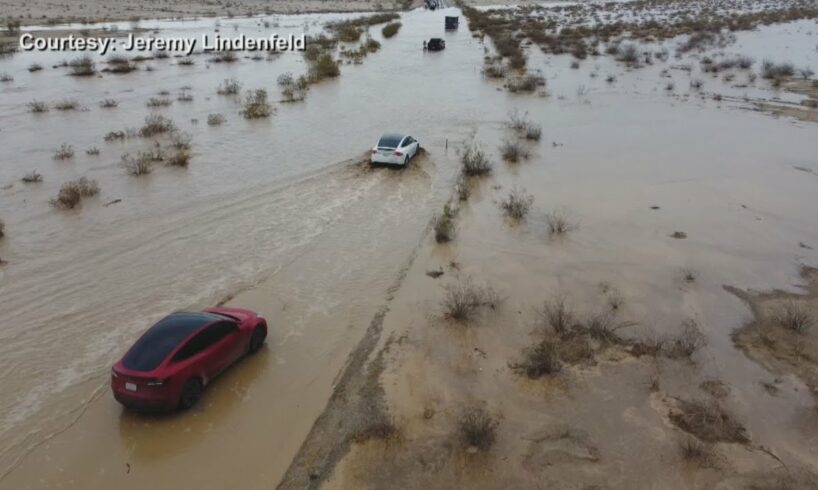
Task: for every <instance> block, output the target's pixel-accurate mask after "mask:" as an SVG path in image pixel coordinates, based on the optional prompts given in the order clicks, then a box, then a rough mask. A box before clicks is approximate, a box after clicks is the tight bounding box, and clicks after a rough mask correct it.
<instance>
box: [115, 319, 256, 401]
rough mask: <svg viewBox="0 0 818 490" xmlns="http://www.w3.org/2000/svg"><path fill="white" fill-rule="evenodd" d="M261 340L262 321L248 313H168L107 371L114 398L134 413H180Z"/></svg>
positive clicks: (251, 351)
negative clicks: (174, 410)
mask: <svg viewBox="0 0 818 490" xmlns="http://www.w3.org/2000/svg"><path fill="white" fill-rule="evenodd" d="M266 338H267V321H266V320H265V319H264V318H262V317H260V316H258V315H257V314H256V313H254V312H252V311H250V310H244V309H240V308H208V309H206V310H204V311H203V312H178V313H172V314H170V315H168V316H166V317H165V318H163V319H161V320H159V322H157V323H156V324H155V325H154V326H152V327H151V328H149V329H148V330H147V331H146V332H145V333H144V334H143V335H142V336H141V337H140V338H139V340H137V341H136V343H135V344H134V345H133V346H132V347H131V348H130V349H129V350H128V352H127V353H126V354H125V356H124V357H123V358H122V360H120V361H119V362H117V363H116V364H115V365H114V367H113V368H112V369H111V389H112V390H113V392H114V397H115V398H116V399H117V401H119V402H120V403H121V404H123V405H125V406H126V407H128V408H133V409H137V410H172V409H174V408H181V409H186V408H190V407H192V406H193V405H195V404H196V402H197V401H198V400H199V398H200V397H201V395H202V391H203V390H204V387H205V386H206V385H207V384H208V382H210V380H212V379H213V378H215V377H216V376H218V375H219V373H221V372H222V371H224V370H225V369H227V368H228V367H230V365H231V364H233V363H234V362H236V361H237V360H239V359H240V358H241V357H242V356H244V355H245V354H252V353H254V352H256V351H257V350H258V349H259V348H260V347H261V346H262V344H263V343H264V340H265V339H266Z"/></svg>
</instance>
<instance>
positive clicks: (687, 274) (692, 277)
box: [679, 268, 698, 282]
mask: <svg viewBox="0 0 818 490" xmlns="http://www.w3.org/2000/svg"><path fill="white" fill-rule="evenodd" d="M679 275H680V276H681V278H682V280H683V281H684V282H696V277H697V276H698V275H697V274H696V271H695V270H693V269H687V268H682V269H680V270H679Z"/></svg>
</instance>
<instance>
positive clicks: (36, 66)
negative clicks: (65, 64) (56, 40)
mask: <svg viewBox="0 0 818 490" xmlns="http://www.w3.org/2000/svg"><path fill="white" fill-rule="evenodd" d="M42 69H43V65H41V64H39V63H32V64H30V65H28V71H30V72H31V73H34V72H35V71H40V70H42Z"/></svg>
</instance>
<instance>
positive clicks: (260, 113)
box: [241, 88, 273, 119]
mask: <svg viewBox="0 0 818 490" xmlns="http://www.w3.org/2000/svg"><path fill="white" fill-rule="evenodd" d="M272 113H273V106H272V105H271V104H270V102H268V101H267V91H266V90H264V89H263V88H260V89H256V90H253V91H252V92H250V94H249V95H248V96H247V98H245V99H244V105H243V106H242V109H241V115H242V116H244V118H245V119H262V118H265V117H270V114H272Z"/></svg>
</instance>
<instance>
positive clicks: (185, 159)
mask: <svg viewBox="0 0 818 490" xmlns="http://www.w3.org/2000/svg"><path fill="white" fill-rule="evenodd" d="M166 163H167V164H168V165H170V166H172V167H187V165H188V163H190V152H189V151H188V150H187V149H185V148H179V149H177V150H176V151H175V152H173V154H172V155H170V156H169V157H168V158H167V160H166Z"/></svg>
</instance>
